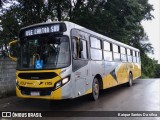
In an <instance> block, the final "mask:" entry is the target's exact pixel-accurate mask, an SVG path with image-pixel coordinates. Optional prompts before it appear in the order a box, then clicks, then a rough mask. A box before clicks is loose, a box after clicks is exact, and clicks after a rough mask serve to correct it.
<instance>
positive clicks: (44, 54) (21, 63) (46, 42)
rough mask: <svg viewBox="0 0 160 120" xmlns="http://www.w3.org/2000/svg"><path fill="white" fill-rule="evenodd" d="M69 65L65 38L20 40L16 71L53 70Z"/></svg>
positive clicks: (68, 53) (38, 37) (67, 42)
mask: <svg viewBox="0 0 160 120" xmlns="http://www.w3.org/2000/svg"><path fill="white" fill-rule="evenodd" d="M69 64H70V52H69V39H68V37H67V36H57V37H55V36H43V37H42V36H34V37H25V38H22V39H20V50H19V56H18V62H17V69H55V68H63V67H67V66H68V65H69Z"/></svg>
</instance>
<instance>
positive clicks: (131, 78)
mask: <svg viewBox="0 0 160 120" xmlns="http://www.w3.org/2000/svg"><path fill="white" fill-rule="evenodd" d="M132 84H133V76H132V73H129V80H128V84H127V85H128V87H131V86H132Z"/></svg>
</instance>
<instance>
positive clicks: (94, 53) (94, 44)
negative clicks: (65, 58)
mask: <svg viewBox="0 0 160 120" xmlns="http://www.w3.org/2000/svg"><path fill="white" fill-rule="evenodd" d="M90 43H91V59H92V60H102V46H101V40H99V39H97V38H94V37H90Z"/></svg>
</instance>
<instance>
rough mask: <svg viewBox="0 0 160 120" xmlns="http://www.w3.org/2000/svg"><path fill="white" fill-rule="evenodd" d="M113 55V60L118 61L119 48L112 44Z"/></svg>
mask: <svg viewBox="0 0 160 120" xmlns="http://www.w3.org/2000/svg"><path fill="white" fill-rule="evenodd" d="M113 56H114V61H120V48H119V46H117V45H115V44H113Z"/></svg>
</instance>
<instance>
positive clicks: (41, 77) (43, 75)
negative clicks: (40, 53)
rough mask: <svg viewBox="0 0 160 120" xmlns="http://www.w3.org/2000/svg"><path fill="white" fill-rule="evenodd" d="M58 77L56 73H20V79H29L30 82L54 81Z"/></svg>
mask: <svg viewBox="0 0 160 120" xmlns="http://www.w3.org/2000/svg"><path fill="white" fill-rule="evenodd" d="M57 76H58V75H57V74H56V73H54V72H45V73H44V72H43V73H41V72H39V73H37V72H36V73H19V74H18V77H19V78H21V79H28V80H44V79H52V78H54V77H57Z"/></svg>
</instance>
